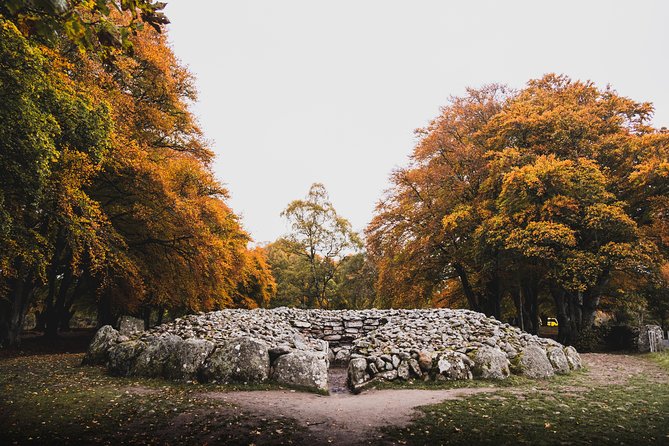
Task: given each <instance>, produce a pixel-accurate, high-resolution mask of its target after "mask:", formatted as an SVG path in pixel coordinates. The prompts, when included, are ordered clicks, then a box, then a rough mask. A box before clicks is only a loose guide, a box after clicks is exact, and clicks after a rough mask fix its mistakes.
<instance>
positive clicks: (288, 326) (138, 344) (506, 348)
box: [84, 308, 581, 392]
mask: <svg viewBox="0 0 669 446" xmlns="http://www.w3.org/2000/svg"><path fill="white" fill-rule="evenodd" d="M119 325H120V327H119V331H117V330H115V329H114V328H112V327H111V326H104V327H102V328H100V330H99V331H98V332H97V333H96V335H95V337H94V339H93V341H92V342H91V345H90V347H89V349H88V352H87V354H86V356H85V358H84V363H86V364H106V366H107V368H108V370H109V372H110V373H111V374H113V375H121V376H130V375H132V376H146V377H159V376H162V377H166V378H168V379H177V380H200V381H202V382H220V383H229V382H241V383H258V382H264V381H267V380H271V381H274V382H277V383H280V384H286V385H290V386H295V387H301V388H305V389H310V390H316V391H320V392H327V389H328V383H327V379H328V368H329V365H330V364H331V363H334V364H337V363H338V364H341V365H345V364H348V383H349V386H350V387H351V389H352V390H353V391H359V390H361V389H362V388H364V387H365V386H366V385H369V384H370V383H373V382H376V381H379V380H386V381H394V380H403V381H409V380H415V379H421V380H462V379H473V378H481V379H504V378H506V377H508V376H509V375H510V374H512V373H513V374H519V375H524V376H528V377H531V378H548V377H551V376H553V375H554V374H556V373H557V374H566V373H569V372H570V371H571V370H575V369H579V368H580V367H581V359H580V357H579V355H578V353H577V352H576V350H575V349H574V348H573V347H566V348H565V347H564V346H562V345H561V344H559V343H557V342H555V341H553V340H551V339H545V338H539V337H537V336H533V335H530V334H528V333H525V332H523V331H521V330H519V329H518V328H516V327H513V326H510V325H509V324H504V323H501V322H499V321H497V320H495V319H494V318H489V317H486V316H485V315H483V314H481V313H476V312H474V311H469V310H451V309H416V310H375V309H373V310H300V309H293V308H277V309H272V310H264V309H256V310H222V311H215V312H211V313H201V314H197V315H189V316H185V317H183V318H179V319H176V320H175V321H173V322H170V323H167V324H163V325H160V326H158V327H154V328H152V329H150V330H148V331H143V330H141V328H142V327H141V326H140V323H139V322H136V323H133V322H132V319H131V318H125V319H122V320H121V323H120V324H119Z"/></svg>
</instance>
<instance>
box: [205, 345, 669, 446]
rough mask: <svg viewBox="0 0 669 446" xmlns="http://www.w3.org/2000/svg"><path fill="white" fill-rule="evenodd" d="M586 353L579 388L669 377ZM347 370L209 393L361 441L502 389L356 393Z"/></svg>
mask: <svg viewBox="0 0 669 446" xmlns="http://www.w3.org/2000/svg"><path fill="white" fill-rule="evenodd" d="M581 356H582V358H583V362H584V364H585V365H586V367H587V368H588V372H587V374H586V375H585V376H583V375H581V377H580V378H581V379H579V380H578V381H579V382H578V384H577V385H583V384H587V387H582V388H579V389H581V390H583V391H586V390H588V389H589V388H592V387H596V386H602V385H611V384H622V383H624V382H626V381H627V380H628V379H629V378H630V377H632V376H635V375H639V374H643V375H644V376H647V377H648V378H650V379H652V380H656V381H658V382H669V376H668V375H667V373H666V372H665V371H664V370H662V369H661V368H660V367H658V366H656V365H654V364H652V363H650V362H648V361H646V360H643V359H641V358H638V357H635V356H630V355H616V354H594V353H593V354H583V355H581ZM342 373H343V372H342V371H341V370H334V371H333V376H332V377H331V380H332V381H333V389H332V390H333V392H331V395H330V396H321V395H315V394H310V393H303V392H295V391H289V390H284V391H267V392H264V391H259V392H258V391H254V392H210V393H207V394H203V396H204V397H207V398H212V399H217V400H220V401H225V402H226V403H231V404H234V405H235V406H238V407H240V408H241V409H242V410H247V411H250V412H260V413H263V414H265V415H266V416H275V417H290V418H294V419H296V420H298V421H299V422H300V423H301V424H302V425H303V426H304V427H305V428H306V430H305V433H304V438H300V439H299V441H298V443H299V444H342V445H361V444H366V443H368V442H369V441H371V440H374V439H375V436H376V435H378V433H377V431H378V429H379V428H382V427H384V426H395V427H397V426H404V425H407V424H408V423H409V422H410V421H411V419H412V417H413V416H414V415H415V414H416V408H417V407H419V406H425V405H429V404H436V403H438V402H440V401H445V400H450V399H457V398H462V397H465V396H468V395H473V394H478V393H483V392H496V391H498V390H499V388H494V387H478V388H465V389H452V390H420V389H398V390H391V389H386V390H369V391H365V392H363V393H362V394H360V395H352V394H350V393H346V392H344V391H343V387H342V379H343V378H342V376H343V375H342ZM575 384H576V383H575ZM507 390H508V389H507ZM565 390H568V389H565ZM519 391H520V389H519Z"/></svg>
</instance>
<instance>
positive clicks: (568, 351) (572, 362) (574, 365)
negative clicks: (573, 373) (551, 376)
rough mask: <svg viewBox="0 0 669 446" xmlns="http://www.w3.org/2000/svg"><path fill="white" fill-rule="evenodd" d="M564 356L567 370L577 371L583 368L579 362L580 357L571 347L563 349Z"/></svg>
mask: <svg viewBox="0 0 669 446" xmlns="http://www.w3.org/2000/svg"><path fill="white" fill-rule="evenodd" d="M564 355H565V356H566V357H567V362H568V363H569V368H570V369H572V370H579V369H580V368H581V367H583V363H582V362H581V355H579V354H578V352H577V351H576V349H575V348H574V347H572V346H571V345H570V346H569V347H565V348H564Z"/></svg>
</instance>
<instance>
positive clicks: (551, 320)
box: [546, 317, 558, 327]
mask: <svg viewBox="0 0 669 446" xmlns="http://www.w3.org/2000/svg"><path fill="white" fill-rule="evenodd" d="M546 326H547V327H557V326H558V321H557V319H556V318H554V317H549V318H548V319H546Z"/></svg>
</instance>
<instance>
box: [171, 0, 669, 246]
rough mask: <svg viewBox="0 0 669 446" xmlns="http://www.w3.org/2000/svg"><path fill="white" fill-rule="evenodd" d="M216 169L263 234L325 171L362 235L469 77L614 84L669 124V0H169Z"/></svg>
mask: <svg viewBox="0 0 669 446" xmlns="http://www.w3.org/2000/svg"><path fill="white" fill-rule="evenodd" d="M168 3H169V4H168V7H167V9H166V11H167V14H168V16H169V18H170V20H171V22H172V24H171V25H170V26H169V33H170V39H171V41H172V44H173V47H174V50H175V52H176V54H177V56H178V57H179V58H180V59H181V60H182V61H183V62H184V63H185V64H186V65H188V66H189V68H190V70H191V71H192V72H193V73H194V74H195V76H196V77H197V86H198V89H199V92H200V100H199V103H198V104H197V105H196V106H195V108H194V112H195V113H196V115H197V116H198V119H199V121H200V123H201V125H202V128H203V130H204V132H205V135H206V136H207V138H208V139H210V140H211V141H212V142H213V143H214V144H213V147H214V149H215V151H216V153H217V161H216V164H215V169H214V170H215V172H216V175H217V176H218V178H219V179H220V180H221V181H223V182H224V183H225V184H226V186H227V188H228V189H229V190H230V192H231V195H232V199H231V200H230V204H231V206H232V207H233V209H234V210H235V211H236V212H237V213H238V214H240V215H242V219H243V224H244V227H245V228H246V229H247V230H248V231H250V232H251V235H252V236H253V237H254V239H255V240H256V241H258V242H263V241H271V240H274V239H275V238H277V237H278V236H280V235H282V234H284V233H285V232H286V230H287V226H286V224H285V222H284V221H283V220H282V219H281V217H280V216H279V213H280V212H281V210H282V209H283V208H284V207H285V206H286V205H287V204H288V202H290V201H291V200H293V199H296V198H300V197H303V196H304V195H305V194H306V192H307V190H308V188H309V186H310V185H311V183H313V182H322V183H324V184H325V186H326V187H327V189H328V191H329V192H330V196H331V198H332V201H333V203H334V205H335V208H336V209H337V210H338V212H339V213H340V214H341V215H343V216H344V217H346V218H348V219H349V220H350V221H351V222H352V223H353V226H354V228H355V229H356V230H362V229H363V228H364V227H365V225H366V224H367V222H368V221H369V220H370V219H371V216H372V212H373V209H374V205H375V203H376V201H377V200H378V199H379V198H380V197H381V194H382V191H383V190H384V189H385V188H387V187H388V175H389V173H390V171H391V170H392V169H393V167H397V166H401V165H403V164H404V163H405V161H406V159H407V156H408V154H409V153H410V152H411V149H412V148H413V146H414V143H415V139H414V135H413V130H414V129H415V128H417V127H422V126H424V125H426V124H427V123H428V121H429V120H430V119H431V118H433V117H435V116H437V114H438V113H439V107H440V106H442V105H444V104H445V103H446V102H447V100H448V97H449V96H451V95H461V94H463V93H464V89H465V87H467V86H472V87H479V86H481V85H483V84H486V83H492V82H499V83H506V84H508V85H510V86H512V87H516V88H518V87H522V86H523V85H524V84H525V82H526V81H527V80H528V79H531V78H536V77H540V76H542V75H543V74H544V73H548V72H557V73H565V74H568V75H569V76H571V77H572V78H577V79H582V80H587V79H589V80H592V81H595V82H596V83H597V84H599V85H600V86H604V85H606V84H607V83H608V84H611V85H612V86H613V87H614V88H615V89H616V90H617V91H618V92H619V93H621V94H623V95H625V96H629V97H631V98H633V99H635V100H638V101H650V102H653V103H654V104H655V107H656V115H655V124H656V125H657V126H668V127H669V88H668V86H667V82H669V59H668V58H667V54H668V48H667V44H669V2H665V1H660V0H658V1H642V0H635V1H611V0H608V1H585V0H581V1H565V0H561V1H557V0H555V1H540V0H531V1H529V0H528V1H512V0H509V1H483V0H480V1H471V0H470V1H446V0H442V1H422V0H406V1H389V0H378V1H370V0H355V1H348V0H337V1H329V2H326V1H319V0H304V1H280V0H266V1H254V0H237V1H228V0H226V1H221V0H168Z"/></svg>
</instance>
